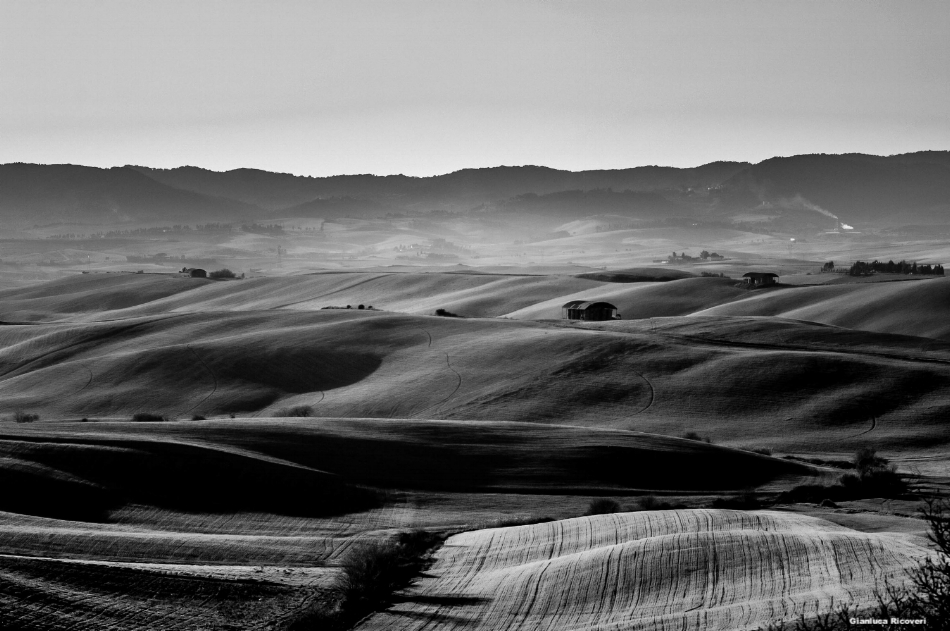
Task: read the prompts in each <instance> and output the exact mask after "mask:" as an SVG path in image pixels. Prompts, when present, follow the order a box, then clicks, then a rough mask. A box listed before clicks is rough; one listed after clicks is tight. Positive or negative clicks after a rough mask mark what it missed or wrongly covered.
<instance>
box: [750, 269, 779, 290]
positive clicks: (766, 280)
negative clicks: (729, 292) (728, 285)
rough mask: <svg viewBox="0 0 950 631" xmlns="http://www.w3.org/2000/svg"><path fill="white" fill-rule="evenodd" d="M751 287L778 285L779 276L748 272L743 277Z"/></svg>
mask: <svg viewBox="0 0 950 631" xmlns="http://www.w3.org/2000/svg"><path fill="white" fill-rule="evenodd" d="M742 278H744V279H745V282H746V283H748V285H749V286H750V287H767V286H769V285H777V284H778V274H773V273H772V272H746V273H745V274H743V275H742Z"/></svg>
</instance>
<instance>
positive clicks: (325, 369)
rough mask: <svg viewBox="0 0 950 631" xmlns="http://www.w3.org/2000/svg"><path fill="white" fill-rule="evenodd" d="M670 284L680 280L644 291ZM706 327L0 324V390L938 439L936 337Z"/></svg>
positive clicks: (94, 400) (224, 317) (373, 413)
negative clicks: (928, 339)
mask: <svg viewBox="0 0 950 631" xmlns="http://www.w3.org/2000/svg"><path fill="white" fill-rule="evenodd" d="M702 280H706V279H702ZM677 282H694V281H675V282H673V283H663V284H662V285H659V286H660V287H663V288H666V287H670V286H672V285H674V284H676V283H677ZM625 287H629V285H626V286H625ZM720 322H721V325H719V324H715V323H713V324H709V321H708V320H699V319H692V318H686V319H685V320H684V319H672V320H669V321H665V320H660V319H654V320H653V321H652V322H651V321H650V320H642V321H623V322H614V323H604V324H598V323H592V324H590V325H570V324H562V323H561V321H557V322H555V323H550V324H548V323H539V322H530V321H512V320H486V319H461V318H440V317H432V316H412V315H406V314H392V313H385V312H376V311H357V310H324V311H317V312H299V311H289V310H276V311H256V312H218V313H205V314H200V313H184V314H168V315H161V316H151V317H142V318H133V319H128V320H118V321H109V322H90V323H73V324H67V323H62V324H48V325H19V326H16V325H14V326H10V325H8V326H4V327H0V344H2V349H0V396H2V397H3V400H4V402H5V406H6V407H7V413H12V412H13V411H14V410H15V409H24V410H27V411H33V412H37V413H39V414H41V415H42V416H43V417H44V418H50V417H57V416H59V417H62V416H67V417H72V418H80V417H90V418H95V417H103V416H105V417H110V416H112V417H114V416H117V415H118V416H125V418H128V417H129V416H131V415H132V414H133V413H136V412H156V413H163V414H167V415H170V416H173V417H176V416H177V417H179V418H188V417H190V415H192V414H203V415H206V416H208V415H214V414H226V413H235V414H239V415H241V416H264V417H266V416H273V415H275V414H276V413H278V412H279V410H281V409H283V408H286V407H289V406H301V405H306V406H311V407H312V414H313V415H315V416H318V417H350V418H365V417H371V418H422V419H433V418H441V419H458V420H486V421H499V420H502V421H517V422H521V421H527V422H535V423H553V424H568V425H578V426H588V427H609V428H617V429H629V430H636V431H645V432H650V433H659V434H671V435H680V434H682V433H684V432H686V431H690V430H699V431H702V432H703V433H704V435H705V434H708V435H709V436H710V437H711V438H712V439H713V440H714V441H716V442H722V443H725V444H752V445H755V446H763V443H764V446H773V447H785V448H795V449H805V450H813V449H820V448H823V446H824V445H826V444H827V441H828V440H829V439H831V438H832V437H833V438H834V440H835V441H836V445H837V446H838V447H839V448H840V449H853V448H857V447H858V446H862V445H865V444H869V443H870V444H876V445H880V446H886V447H887V448H888V449H916V448H919V447H934V448H936V447H937V446H939V445H942V444H945V443H946V441H947V440H948V439H950V434H948V432H947V429H946V425H945V424H944V423H943V422H942V419H943V417H944V415H945V414H946V412H947V410H948V406H950V403H948V401H950V397H948V394H950V392H948V388H950V386H948V383H950V380H948V377H950V363H948V359H950V353H948V352H947V350H946V349H945V348H944V347H943V346H941V345H940V343H936V342H928V345H927V346H925V347H921V345H920V344H921V338H897V339H898V340H899V341H898V342H895V341H894V340H895V338H894V337H893V336H882V335H879V334H871V333H862V334H860V335H857V336H855V335H851V336H848V335H844V336H842V337H839V338H837V339H838V342H835V341H834V340H832V342H833V343H829V342H828V341H827V338H828V336H829V335H831V333H829V331H842V333H848V332H847V331H843V330H835V329H829V328H828V327H825V326H818V325H808V324H800V325H798V326H799V328H798V329H796V330H795V334H794V335H793V336H791V338H789V339H783V335H787V334H788V331H787V326H785V325H784V324H783V323H781V322H778V323H770V322H768V321H762V320H742V321H735V320H732V319H725V320H720ZM691 323H695V324H697V325H699V324H702V325H703V326H704V327H706V329H707V332H703V331H701V330H700V331H690V330H689V326H690V324H691ZM684 326H685V328H684ZM720 330H721V331H723V332H729V333H728V335H719V334H718V331H720ZM776 330H777V331H780V332H781V334H778V333H776V334H774V335H773V333H772V332H773V331H776ZM709 331H712V332H713V334H712V335H710V334H709ZM756 340H759V341H758V342H757V341H756ZM839 342H840V343H839ZM882 348H883V349H884V350H883V351H880V349H882ZM879 351H880V352H879ZM895 392H899V393H900V396H894V393H895ZM872 419H874V420H873V422H872Z"/></svg>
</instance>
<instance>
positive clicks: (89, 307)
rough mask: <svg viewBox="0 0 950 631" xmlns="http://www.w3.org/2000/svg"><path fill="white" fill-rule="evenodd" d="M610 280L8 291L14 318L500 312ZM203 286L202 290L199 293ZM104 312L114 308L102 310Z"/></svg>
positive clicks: (6, 302) (295, 281)
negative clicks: (346, 310) (329, 310)
mask: <svg viewBox="0 0 950 631" xmlns="http://www.w3.org/2000/svg"><path fill="white" fill-rule="evenodd" d="M603 285H604V283H602V282H598V281H592V280H586V279H581V278H576V277H573V276H568V275H564V276H558V275H546V276H542V275H522V274H464V273H418V272H416V273H411V272H408V273H386V272H327V273H321V274H308V275H304V276H287V277H281V278H254V279H248V280H245V281H242V282H218V283H215V282H212V281H207V280H203V279H191V278H182V277H178V276H175V275H152V274H88V275H81V276H80V275H77V276H71V277H69V278H66V279H62V280H59V281H55V282H52V283H45V284H42V285H37V286H34V287H28V288H23V289H12V290H6V291H3V292H0V298H2V302H0V319H3V320H8V321H23V320H57V319H67V318H68V319H75V316H84V315H88V316H90V317H91V318H98V319H110V320H112V319H117V318H130V317H135V316H142V315H153V314H161V313H169V312H199V313H200V312H210V311H260V310H268V309H290V310H298V311H314V310H320V309H322V308H323V307H327V306H342V307H345V306H346V305H351V306H352V307H353V308H356V307H357V306H358V305H360V304H364V305H367V306H370V305H371V306H373V307H376V308H377V309H384V310H387V311H401V312H406V313H417V314H427V315H431V314H433V313H435V310H436V309H439V308H445V309H448V310H449V311H452V312H453V313H457V314H459V315H463V316H469V317H496V316H500V315H503V314H505V313H508V312H510V311H514V310H516V309H520V308H522V307H526V306H528V305H531V304H535V303H537V302H540V301H543V300H547V299H549V298H552V297H554V296H559V295H562V294H564V293H566V292H573V291H579V290H586V289H592V288H596V287H600V286H603ZM195 290H197V291H195ZM103 311H110V313H107V314H103V315H101V316H96V315H95V314H98V313H100V312H103Z"/></svg>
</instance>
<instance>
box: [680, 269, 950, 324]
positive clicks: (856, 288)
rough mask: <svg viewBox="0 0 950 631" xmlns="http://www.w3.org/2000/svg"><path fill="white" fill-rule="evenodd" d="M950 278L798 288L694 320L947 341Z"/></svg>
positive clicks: (711, 310)
mask: <svg viewBox="0 0 950 631" xmlns="http://www.w3.org/2000/svg"><path fill="white" fill-rule="evenodd" d="M948 310H950V278H946V279H945V278H935V279H930V280H924V281H917V282H895V283H873V284H854V285H831V286H821V287H800V288H796V289H794V290H788V291H782V292H770V293H753V294H752V295H751V296H749V297H748V298H747V299H745V300H739V301H735V302H732V303H730V304H724V305H721V306H716V307H710V308H709V309H705V310H701V311H697V312H696V315H716V316H771V317H782V318H794V319H796V320H808V321H811V322H821V323H824V324H833V325H836V326H842V327H848V328H852V329H862V330H865V331H876V332H881V333H900V334H904V335H917V336H921V337H933V338H938V339H950V320H948V319H947V318H944V317H940V315H939V314H944V313H947V312H948Z"/></svg>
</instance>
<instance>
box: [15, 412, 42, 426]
mask: <svg viewBox="0 0 950 631" xmlns="http://www.w3.org/2000/svg"><path fill="white" fill-rule="evenodd" d="M13 420H14V421H16V422H17V423H35V422H36V421H38V420H40V415H39V414H30V413H29V412H24V411H23V410H17V411H16V412H14V413H13Z"/></svg>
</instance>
